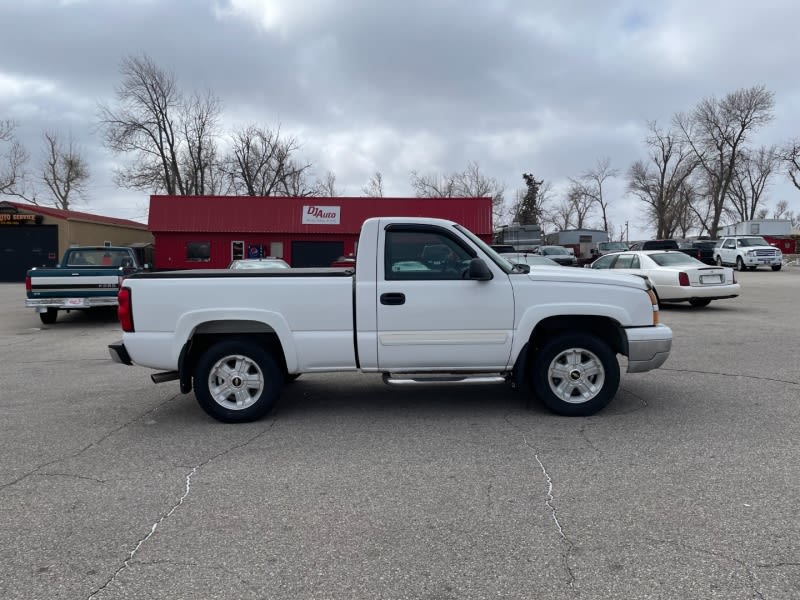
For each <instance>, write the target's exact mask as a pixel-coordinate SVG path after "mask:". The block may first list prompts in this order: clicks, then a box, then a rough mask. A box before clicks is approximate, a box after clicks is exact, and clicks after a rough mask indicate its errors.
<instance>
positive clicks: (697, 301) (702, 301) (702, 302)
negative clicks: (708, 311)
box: [689, 298, 711, 308]
mask: <svg viewBox="0 0 800 600" xmlns="http://www.w3.org/2000/svg"><path fill="white" fill-rule="evenodd" d="M689 304H691V305H692V306H696V307H698V308H699V307H701V306H708V305H709V304H711V300H709V299H708V298H692V299H691V300H689Z"/></svg>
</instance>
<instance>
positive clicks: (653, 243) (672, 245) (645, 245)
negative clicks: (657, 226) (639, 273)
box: [630, 240, 679, 250]
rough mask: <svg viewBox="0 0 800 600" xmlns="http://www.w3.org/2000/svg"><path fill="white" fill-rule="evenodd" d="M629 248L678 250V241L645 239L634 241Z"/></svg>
mask: <svg viewBox="0 0 800 600" xmlns="http://www.w3.org/2000/svg"><path fill="white" fill-rule="evenodd" d="M630 249H631V250H679V248H678V242H676V241H675V240H646V241H644V242H634V243H633V244H631V248H630Z"/></svg>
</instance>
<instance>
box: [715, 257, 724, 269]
mask: <svg viewBox="0 0 800 600" xmlns="http://www.w3.org/2000/svg"><path fill="white" fill-rule="evenodd" d="M714 262H716V263H717V266H718V267H721V266H722V257H721V256H718V257H717V260H716V261H714Z"/></svg>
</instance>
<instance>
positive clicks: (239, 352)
mask: <svg viewBox="0 0 800 600" xmlns="http://www.w3.org/2000/svg"><path fill="white" fill-rule="evenodd" d="M283 381H284V373H283V370H282V369H280V368H279V367H278V364H277V363H276V361H275V359H274V358H273V357H272V355H271V354H270V353H269V352H267V351H266V350H265V349H264V348H262V347H261V346H259V345H257V344H254V343H252V342H249V341H247V340H230V341H227V342H220V343H218V344H215V345H213V346H211V347H210V348H209V349H208V350H206V352H205V353H204V354H203V355H202V356H201V357H200V360H199V361H198V362H197V365H196V366H195V370H194V395H195V397H196V398H197V402H198V403H199V404H200V406H201V407H202V408H203V410H204V411H206V413H208V414H209V415H210V416H212V417H214V418H215V419H217V420H218V421H222V422H224V423H242V422H246V421H255V420H256V419H260V418H261V417H263V416H264V415H266V414H267V413H268V412H269V411H270V410H271V409H272V407H273V406H274V405H275V402H276V401H277V399H278V397H279V396H280V393H281V389H282V387H283Z"/></svg>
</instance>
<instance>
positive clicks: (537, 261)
mask: <svg viewBox="0 0 800 600" xmlns="http://www.w3.org/2000/svg"><path fill="white" fill-rule="evenodd" d="M503 258H505V259H506V260H507V261H508V262H510V263H511V264H512V265H530V266H532V267H560V266H561V265H560V264H558V263H557V262H556V261H554V260H552V259H550V258H547V257H546V256H540V255H539V254H532V253H529V252H514V253H510V252H509V253H506V254H503Z"/></svg>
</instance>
